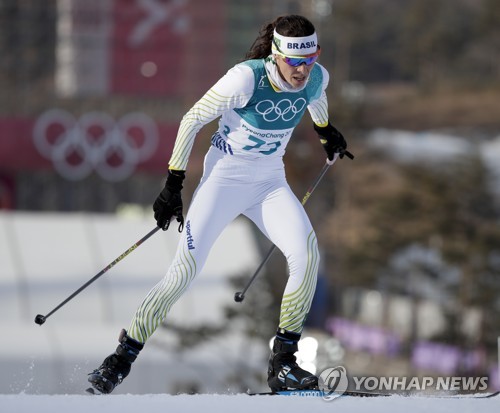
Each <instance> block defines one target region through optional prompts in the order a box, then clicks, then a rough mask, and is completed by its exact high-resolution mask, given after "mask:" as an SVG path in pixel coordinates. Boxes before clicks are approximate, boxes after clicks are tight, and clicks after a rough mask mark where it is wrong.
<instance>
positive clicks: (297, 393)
mask: <svg viewBox="0 0 500 413" xmlns="http://www.w3.org/2000/svg"><path fill="white" fill-rule="evenodd" d="M247 394H248V395H249V396H292V397H325V396H333V395H335V392H331V393H330V392H329V393H325V392H324V391H323V390H320V389H308V390H281V391H276V392H274V391H268V392H262V393H251V392H249V393H247ZM337 394H338V397H390V396H400V397H412V396H413V397H428V398H444V399H489V398H492V397H496V396H498V395H499V394H500V391H496V392H493V393H472V394H450V395H446V394H418V393H412V394H408V393H378V392H368V391H356V390H352V391H350V390H347V391H345V392H343V393H337Z"/></svg>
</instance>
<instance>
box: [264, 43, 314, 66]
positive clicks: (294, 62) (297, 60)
mask: <svg viewBox="0 0 500 413" xmlns="http://www.w3.org/2000/svg"><path fill="white" fill-rule="evenodd" d="M273 43H274V45H275V46H276V49H278V52H275V53H276V54H279V55H280V56H281V57H283V60H284V61H285V62H286V63H287V64H288V65H289V66H292V67H297V66H300V65H301V64H302V63H305V64H306V65H307V66H309V65H312V64H313V63H314V62H316V60H318V57H319V55H320V54H321V49H320V47H319V46H318V50H317V51H316V52H315V53H311V54H308V55H306V56H287V55H286V54H284V53H283V52H282V51H281V50H280V48H279V47H278V45H277V44H276V42H275V41H274V39H273Z"/></svg>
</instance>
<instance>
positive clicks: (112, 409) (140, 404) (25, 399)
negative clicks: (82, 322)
mask: <svg viewBox="0 0 500 413" xmlns="http://www.w3.org/2000/svg"><path fill="white" fill-rule="evenodd" d="M0 411H1V412H5V413H24V412H26V413H32V412H37V413H49V412H50V413H58V412H71V413H89V412H92V413H98V412H105V413H128V412H130V413H138V412H147V413H166V412H196V413H199V412H231V413H247V412H248V413H256V412H258V413H260V412H262V413H263V412H276V411H286V412H287V413H291V412H300V413H305V412H314V413H318V412H329V413H332V412H335V411H337V412H342V413H351V412H352V413H361V412H363V413H364V412H368V413H390V412H405V413H413V412H415V413H417V412H418V413H421V412H429V413H452V412H453V413H455V412H460V413H468V412H470V413H477V412H481V413H490V412H491V413H493V412H495V413H497V412H499V411H500V397H498V396H497V397H496V398H490V399H470V398H460V399H445V398H431V397H424V396H415V397H403V396H391V397H380V398H354V397H342V398H340V399H335V400H332V401H325V400H323V399H322V398H320V397H317V398H302V397H285V396H248V395H245V394H238V395H217V394H211V395H210V394H204V395H178V396H171V395H158V394H155V395H140V396H138V395H132V394H127V395H109V396H90V395H89V396H85V395H82V396H80V395H55V396H54V395H51V396H49V395H28V394H18V395H0Z"/></svg>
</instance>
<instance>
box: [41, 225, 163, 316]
mask: <svg viewBox="0 0 500 413" xmlns="http://www.w3.org/2000/svg"><path fill="white" fill-rule="evenodd" d="M159 229H160V227H155V228H154V229H152V230H151V231H149V232H148V233H147V234H146V235H144V237H142V238H141V239H140V240H139V241H137V242H136V243H135V244H134V245H132V246H131V247H130V248H129V249H128V250H127V251H125V252H124V253H123V254H121V255H120V256H119V257H118V258H116V259H115V260H114V261H112V262H111V263H109V264H108V265H107V266H106V267H105V268H103V269H102V270H101V271H99V273H97V274H96V275H95V276H94V277H92V278H91V279H90V280H89V281H87V282H86V283H85V284H83V285H82V286H81V287H80V288H79V289H78V290H76V291H75V292H74V293H73V294H71V295H70V296H69V297H68V298H66V299H65V300H64V301H63V302H62V303H61V304H59V305H58V306H57V307H56V308H54V309H53V310H52V311H51V312H50V313H48V314H47V315H42V314H38V315H37V316H36V317H35V323H37V324H39V325H42V324H43V323H45V321H46V320H47V318H49V317H50V316H51V315H52V314H54V313H55V312H56V311H57V310H59V309H60V308H61V307H62V306H63V305H64V304H66V303H67V302H68V301H70V300H72V299H73V298H74V297H75V296H76V295H78V294H79V293H81V292H82V291H83V290H84V289H85V288H87V287H88V286H89V285H90V284H92V283H93V282H94V281H95V280H97V279H98V278H99V277H100V276H101V275H103V274H104V273H105V272H106V271H108V270H109V269H111V268H112V267H114V266H115V265H116V264H118V263H119V262H120V261H121V260H123V259H124V258H125V257H126V256H127V255H129V254H130V253H131V252H132V251H134V250H135V249H136V248H137V247H138V246H139V245H141V244H142V243H143V242H144V241H146V240H147V239H148V238H149V237H151V235H153V234H155V233H156V232H157V231H158V230H159Z"/></svg>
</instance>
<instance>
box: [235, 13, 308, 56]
mask: <svg viewBox="0 0 500 413" xmlns="http://www.w3.org/2000/svg"><path fill="white" fill-rule="evenodd" d="M275 28H276V31H277V32H278V33H279V34H281V35H283V36H288V37H303V36H310V35H311V34H313V33H314V31H315V29H314V25H313V24H312V23H311V22H310V21H309V20H308V19H306V18H305V17H303V16H299V15H295V14H291V15H288V16H279V17H277V18H276V19H275V20H274V21H272V22H271V23H266V24H264V25H263V26H262V27H261V28H260V30H259V35H258V36H257V39H255V41H254V42H253V44H252V47H250V50H249V51H248V52H247V53H246V55H245V58H244V59H243V61H245V60H250V59H265V58H266V57H267V56H269V55H270V54H271V44H272V41H273V33H274V29H275Z"/></svg>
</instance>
